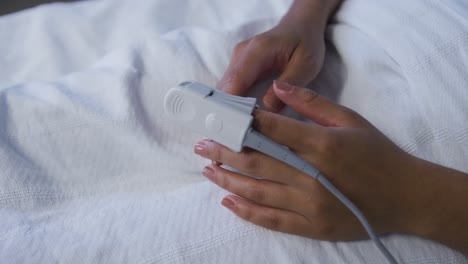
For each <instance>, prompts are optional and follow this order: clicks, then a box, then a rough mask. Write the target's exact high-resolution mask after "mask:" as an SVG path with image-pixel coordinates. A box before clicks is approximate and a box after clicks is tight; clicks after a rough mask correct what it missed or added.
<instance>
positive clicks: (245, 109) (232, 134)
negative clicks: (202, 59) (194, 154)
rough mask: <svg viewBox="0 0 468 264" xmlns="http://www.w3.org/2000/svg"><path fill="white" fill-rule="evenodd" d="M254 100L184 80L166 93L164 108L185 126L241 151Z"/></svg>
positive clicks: (250, 119) (250, 121) (248, 126)
mask: <svg viewBox="0 0 468 264" xmlns="http://www.w3.org/2000/svg"><path fill="white" fill-rule="evenodd" d="M256 102H257V100H256V99H255V98H249V97H240V96H233V95H230V94H227V93H225V92H223V91H221V90H217V89H214V88H211V87H209V86H207V85H204V84H201V83H197V82H183V83H181V84H179V85H178V86H176V87H174V88H172V89H170V90H169V91H168V92H167V94H166V96H165V98H164V110H165V112H166V114H168V115H170V116H171V117H172V119H175V121H178V122H179V123H181V124H182V125H184V126H186V127H187V128H189V129H192V130H195V131H197V132H199V133H201V134H202V135H204V136H205V137H208V138H211V139H213V140H214V141H216V142H219V143H220V144H223V145H225V146H226V147H228V148H230V149H232V150H233V151H236V152H240V151H241V150H242V146H243V141H244V138H245V135H246V133H247V131H248V129H249V128H250V126H251V124H252V121H253V116H252V111H253V110H254V108H255V106H256Z"/></svg>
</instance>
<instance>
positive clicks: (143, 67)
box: [0, 0, 468, 264]
mask: <svg viewBox="0 0 468 264" xmlns="http://www.w3.org/2000/svg"><path fill="white" fill-rule="evenodd" d="M288 5H289V1H283V0H267V1H266V0H242V1H240V0H236V1H222V0H218V1H216V0H205V1H195V0H193V1H189V0H185V1H183V0H136V1H130V0H128V1H124V0H102V1H84V2H78V3H73V4H51V5H46V6H40V7H37V8H34V9H31V10H26V11H23V12H20V13H16V14H11V15H7V16H3V17H0V263H138V264H143V263H258V264H259V263H385V260H384V259H383V258H382V257H381V256H380V253H379V252H378V251H377V250H376V249H375V248H374V245H373V244H372V243H371V242H370V241H357V242H348V243H330V242H322V241H316V240H312V239H305V238H301V237H297V236H293V235H287V234H282V233H277V232H273V231H269V230H266V229H263V228H260V227H257V226H254V225H252V224H250V223H247V222H245V221H243V220H241V219H238V218H236V217H235V216H234V215H233V214H232V213H230V212H229V211H228V210H226V209H225V208H223V207H222V206H220V204H219V202H220V200H221V198H222V197H223V195H225V191H223V190H221V189H220V188H218V187H217V186H214V185H213V184H211V183H209V182H207V181H206V180H205V179H204V177H202V176H201V173H200V170H201V168H202V167H203V165H204V164H205V163H206V161H204V160H202V159H200V158H198V157H196V156H195V155H194V154H193V153H192V145H193V144H194V143H195V142H196V141H197V140H198V139H199V138H200V135H196V134H193V133H191V132H190V131H187V130H183V129H181V128H180V127H178V126H176V125H174V124H172V123H171V122H170V121H169V120H166V119H165V118H164V116H163V111H162V104H161V102H162V98H163V95H164V94H165V92H166V91H167V90H168V89H169V88H170V87H172V86H174V85H176V84H177V83H179V82H182V81H185V80H197V81H200V82H205V83H207V84H210V85H215V84H216V82H217V81H218V80H219V79H220V77H221V76H222V74H223V71H224V70H225V68H226V66H227V64H228V62H229V57H230V53H231V49H232V47H233V45H235V44H236V43H237V42H239V41H241V40H243V39H246V38H249V37H251V36H253V35H255V34H257V33H259V32H262V31H264V30H266V29H268V28H270V27H271V26H273V25H274V24H275V23H276V22H277V21H278V19H279V18H280V16H281V15H282V14H283V13H284V12H285V11H286V9H287V7H288ZM467 17H468V6H467V4H466V3H465V2H463V0H460V1H437V0H417V1H416V0H415V1H405V0H398V1H395V0H386V1H384V0H382V1H380V0H379V1H365V0H348V1H345V4H344V5H343V7H342V9H341V10H340V12H339V13H338V14H337V16H336V18H335V21H334V24H333V25H332V26H330V29H329V31H328V33H327V36H328V39H329V40H330V45H329V49H328V54H327V60H326V65H325V68H324V70H323V71H322V73H321V74H320V76H319V78H318V79H317V80H316V81H314V82H313V83H312V84H311V87H312V88H314V89H317V90H318V91H320V92H321V93H323V94H325V95H327V96H329V97H331V98H332V99H334V100H336V101H338V102H340V103H342V104H345V105H347V106H349V107H352V108H353V109H355V110H356V111H358V112H359V113H361V114H362V115H364V116H365V117H366V118H368V119H369V120H370V121H371V122H373V123H374V124H375V125H376V126H377V127H378V128H379V129H381V130H382V131H383V132H384V133H385V134H387V135H388V136H389V137H390V138H392V140H394V141H395V142H396V143H397V144H398V145H400V146H401V147H402V148H404V149H405V150H406V151H408V152H411V153H412V154H415V155H418V156H420V157H424V158H426V159H429V160H432V161H434V162H437V163H440V164H443V165H446V166H450V167H453V168H457V169H460V170H463V171H468V162H467V161H468V74H467V72H468V45H467V43H468V20H467ZM383 241H384V243H386V245H387V246H388V247H389V249H390V250H391V251H392V252H393V253H394V254H395V255H396V256H397V257H398V259H399V260H400V261H402V262H403V263H418V264H419V263H421V264H422V263H468V260H467V258H466V257H464V256H463V255H461V254H460V253H457V252H455V251H453V250H451V249H449V248H447V247H445V246H443V245H440V244H437V243H435V242H431V241H428V240H424V239H420V238H416V237H410V236H402V235H391V236H388V237H385V238H384V239H383Z"/></svg>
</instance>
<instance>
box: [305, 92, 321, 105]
mask: <svg viewBox="0 0 468 264" xmlns="http://www.w3.org/2000/svg"><path fill="white" fill-rule="evenodd" d="M302 96H303V100H304V104H306V105H313V104H315V102H316V101H317V99H318V98H319V94H318V93H314V92H312V91H309V90H305V91H304V93H303V94H302Z"/></svg>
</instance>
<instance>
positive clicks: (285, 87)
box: [273, 80, 294, 93]
mask: <svg viewBox="0 0 468 264" xmlns="http://www.w3.org/2000/svg"><path fill="white" fill-rule="evenodd" d="M273 85H274V86H275V88H276V89H278V90H279V91H282V92H285V93H290V92H292V90H293V89H294V86H292V85H290V84H289V83H286V82H283V81H279V80H274V81H273Z"/></svg>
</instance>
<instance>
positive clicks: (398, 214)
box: [195, 81, 419, 240]
mask: <svg viewBox="0 0 468 264" xmlns="http://www.w3.org/2000/svg"><path fill="white" fill-rule="evenodd" d="M274 92H275V94H276V96H277V97H278V98H279V99H281V100H282V101H283V102H284V103H285V104H286V105H288V106H289V107H291V108H293V109H294V110H295V111H297V112H299V113H301V114H302V115H304V116H306V117H308V118H309V119H311V120H313V121H315V122H316V124H310V123H305V122H300V121H297V120H294V119H290V118H287V117H284V116H280V115H278V114H274V113H269V112H264V111H256V112H255V128H256V129H257V130H259V131H260V132H261V133H262V134H264V135H266V136H267V137H269V138H271V139H273V140H275V141H276V142H278V143H280V144H282V145H285V146H287V147H289V148H290V149H291V150H292V151H294V152H295V153H296V154H298V155H299V156H301V157H302V158H303V159H304V160H306V161H308V162H310V163H311V164H313V165H314V166H315V167H316V168H317V169H318V170H320V171H321V172H322V174H323V175H325V177H327V178H328V179H329V180H331V181H332V182H333V184H334V185H335V186H336V187H337V188H338V189H340V190H341V191H342V192H343V193H344V194H345V195H346V196H348V197H349V198H350V199H351V200H352V201H353V202H354V203H355V204H356V205H357V206H358V207H359V208H360V209H361V210H362V211H363V213H364V214H365V215H366V217H367V218H368V219H369V221H370V223H371V225H372V226H373V227H374V229H375V230H376V231H377V232H378V233H387V232H410V230H411V229H412V228H413V227H414V226H413V223H415V222H417V221H415V219H419V216H418V212H417V210H415V208H417V206H418V205H417V203H418V201H417V200H415V199H416V197H417V195H415V194H414V190H409V189H410V188H412V186H415V181H416V180H415V177H413V176H414V175H416V173H414V169H415V164H416V161H415V160H416V158H414V157H413V156H411V155H409V154H407V153H405V152H404V151H402V150H401V149H399V148H398V147H397V146H396V145H395V144H393V143H392V142H391V141H390V140H389V139H388V138H387V137H385V136H384V135H383V134H382V133H381V132H379V131H378V130H377V129H376V128H375V127H373V126H372V125H371V124H370V123H369V122H368V121H366V120H365V119H364V118H363V117H361V116H359V115H358V114H356V113H355V112H353V111H352V110H350V109H348V108H346V107H343V106H340V105H337V104H334V103H332V102H330V101H328V100H327V99H325V98H323V97H321V96H319V95H317V94H316V93H314V92H312V91H310V90H307V89H305V88H300V87H295V86H291V85H288V84H286V83H282V82H278V81H276V82H275V84H274ZM195 153H197V154H198V155H201V156H202V157H204V158H207V159H210V160H213V161H217V162H220V163H223V164H227V165H229V166H231V167H233V168H235V169H238V170H239V171H242V172H244V173H247V174H249V175H252V176H255V178H254V177H249V176H245V175H243V174H239V173H235V172H232V171H229V170H226V169H224V168H222V167H220V166H218V165H215V164H213V165H210V166H207V167H205V168H204V169H203V174H204V175H205V176H206V177H207V178H208V179H210V180H211V181H212V182H214V183H215V184H217V185H219V186H220V187H222V188H224V189H226V190H228V191H230V192H231V193H233V194H235V195H228V196H226V197H225V198H224V199H223V201H222V204H223V205H224V206H226V207H227V208H229V209H230V210H231V211H232V212H234V213H235V214H236V215H238V216H239V217H241V218H243V219H245V220H247V221H250V222H252V223H255V224H258V225H261V226H264V227H267V228H270V229H274V230H278V231H282V232H287V233H293V234H297V235H301V236H306V237H312V238H317V239H324V240H352V239H362V238H365V232H364V229H363V228H362V227H361V225H360V223H359V222H358V220H357V219H356V218H355V217H354V216H353V215H352V214H351V212H350V211H349V210H348V209H347V208H346V207H345V206H344V205H342V204H341V203H340V202H339V201H338V200H337V199H336V198H335V197H334V196H333V195H332V194H330V193H329V192H328V191H327V190H326V189H325V188H324V187H322V186H321V185H320V183H319V182H317V181H316V180H314V179H313V178H312V177H311V176H308V175H305V174H304V173H302V172H300V171H298V170H296V169H294V168H292V167H290V166H289V165H287V164H285V163H282V162H280V161H278V160H276V159H274V158H271V157H269V156H267V155H264V154H262V153H260V152H257V151H254V150H251V149H245V150H244V151H242V152H241V153H236V152H233V151H231V150H229V149H228V148H226V147H224V146H222V145H220V144H218V143H216V142H213V141H210V140H202V141H200V142H199V143H197V145H195ZM412 181H413V182H412Z"/></svg>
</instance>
